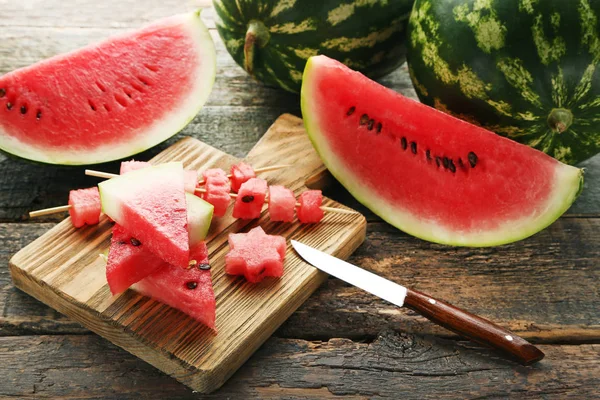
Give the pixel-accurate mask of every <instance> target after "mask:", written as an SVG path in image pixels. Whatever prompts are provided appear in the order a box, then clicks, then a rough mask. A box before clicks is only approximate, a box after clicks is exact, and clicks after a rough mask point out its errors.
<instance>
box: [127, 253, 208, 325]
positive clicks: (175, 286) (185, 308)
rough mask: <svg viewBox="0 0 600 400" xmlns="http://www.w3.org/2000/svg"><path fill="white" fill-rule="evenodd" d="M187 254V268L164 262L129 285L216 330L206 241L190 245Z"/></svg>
mask: <svg viewBox="0 0 600 400" xmlns="http://www.w3.org/2000/svg"><path fill="white" fill-rule="evenodd" d="M190 256H191V258H190V260H191V261H190V268H188V269H184V268H177V267H174V266H172V265H171V266H169V265H167V266H165V267H164V268H160V269H159V270H157V271H156V272H154V273H152V274H150V275H149V276H147V277H146V278H144V279H142V280H141V281H139V282H138V283H136V284H135V285H133V287H132V289H133V290H135V291H136V292H139V293H141V294H143V295H145V296H148V297H151V298H153V299H155V300H158V301H160V302H161V303H165V304H167V305H169V306H171V307H173V308H176V309H178V310H180V311H182V312H184V313H185V314H187V315H189V316H190V317H192V318H194V319H195V320H197V321H199V322H201V323H203V324H204V325H206V326H208V327H209V328H211V329H213V330H215V307H216V303H215V294H214V291H213V287H212V279H211V273H210V264H209V263H208V250H207V248H206V243H205V242H201V243H200V244H198V245H196V246H194V247H192V249H191V250H190Z"/></svg>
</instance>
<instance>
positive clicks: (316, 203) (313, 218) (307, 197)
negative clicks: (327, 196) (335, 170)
mask: <svg viewBox="0 0 600 400" xmlns="http://www.w3.org/2000/svg"><path fill="white" fill-rule="evenodd" d="M298 202H299V203H300V206H299V207H298V220H299V221H300V222H302V223H303V224H312V223H317V222H320V221H321V220H322V219H323V210H322V209H321V204H322V203H323V194H322V193H321V191H320V190H307V191H305V192H303V193H302V194H301V195H300V197H299V198H298Z"/></svg>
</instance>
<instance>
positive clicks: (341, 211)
mask: <svg viewBox="0 0 600 400" xmlns="http://www.w3.org/2000/svg"><path fill="white" fill-rule="evenodd" d="M196 192H200V193H206V189H202V188H196ZM229 197H231V198H232V199H235V198H237V197H238V195H237V194H236V193H229ZM268 202H269V199H268V198H267V197H265V203H268ZM296 207H300V203H296ZM321 210H323V211H327V212H331V213H336V214H356V211H352V210H344V209H343V208H335V207H327V206H321Z"/></svg>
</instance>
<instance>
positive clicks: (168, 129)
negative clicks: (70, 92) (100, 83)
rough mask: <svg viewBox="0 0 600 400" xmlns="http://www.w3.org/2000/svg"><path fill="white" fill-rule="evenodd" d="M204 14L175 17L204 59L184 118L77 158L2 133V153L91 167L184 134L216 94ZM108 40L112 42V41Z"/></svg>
mask: <svg viewBox="0 0 600 400" xmlns="http://www.w3.org/2000/svg"><path fill="white" fill-rule="evenodd" d="M201 12H202V10H197V11H194V12H190V13H187V14H181V15H178V16H174V17H171V18H181V19H183V20H184V21H185V24H186V26H187V27H188V29H190V36H191V37H193V38H195V40H196V44H197V50H198V55H199V56H201V57H202V62H201V63H200V67H199V68H198V74H197V75H198V79H197V80H196V85H195V86H196V87H195V89H194V90H192V91H191V92H190V94H189V96H188V97H187V98H186V99H184V100H183V101H181V104H186V103H188V104H194V107H188V108H189V110H184V112H183V113H180V115H175V114H173V113H171V114H169V115H167V116H166V117H164V118H161V120H159V121H156V122H155V123H154V125H152V126H150V127H149V128H148V129H147V130H148V132H150V133H149V134H148V133H147V134H146V135H143V136H141V137H140V138H138V139H136V140H135V141H134V142H129V143H125V144H117V143H113V144H107V145H106V146H102V147H98V148H96V149H95V150H94V151H89V150H85V151H79V152H77V154H76V155H73V153H70V154H68V155H67V156H65V151H64V150H63V151H61V150H48V149H36V148H32V147H31V146H29V145H24V144H22V143H21V142H20V141H18V140H16V139H14V138H13V137H11V136H9V135H8V134H5V133H2V131H1V130H0V133H2V134H0V150H3V151H6V152H8V153H10V154H13V155H15V156H18V157H20V158H25V159H28V160H31V161H36V162H42V163H48V164H61V165H89V164H98V163H103V162H107V161H113V160H118V159H121V158H124V157H128V156H131V155H133V154H137V153H141V152H142V151H145V150H147V149H149V148H151V147H154V146H156V145H157V144H159V143H161V142H163V141H165V140H167V139H168V138H170V137H172V136H174V135H175V134H177V133H178V132H180V131H181V130H182V129H183V128H185V127H186V126H187V125H188V124H189V123H190V122H191V121H192V120H193V119H194V118H195V117H196V115H197V114H198V113H199V112H200V110H201V109H202V108H203V107H204V104H205V103H206V101H207V100H208V97H209V95H210V93H211V91H212V87H213V85H214V82H215V77H216V69H217V68H216V58H217V57H216V50H215V45H214V42H213V40H212V37H211V35H210V32H209V31H208V28H207V27H206V25H205V24H204V22H202V19H201V18H200V14H201ZM158 23H160V21H158ZM125 35H127V34H125ZM107 40H108V41H110V40H111V38H109V39H107ZM66 55H68V53H67V54H65V55H58V56H56V57H64V56H66ZM50 60H51V59H50ZM169 119H170V120H169Z"/></svg>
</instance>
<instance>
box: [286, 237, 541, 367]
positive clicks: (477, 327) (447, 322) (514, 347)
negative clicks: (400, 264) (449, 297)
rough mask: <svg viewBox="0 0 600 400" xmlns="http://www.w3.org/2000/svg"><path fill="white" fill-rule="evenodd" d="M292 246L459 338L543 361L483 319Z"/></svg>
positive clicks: (328, 269)
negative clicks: (462, 337) (455, 334)
mask: <svg viewBox="0 0 600 400" xmlns="http://www.w3.org/2000/svg"><path fill="white" fill-rule="evenodd" d="M291 243H292V246H293V247H294V249H295V250H296V252H297V253H298V254H299V255H300V256H301V257H302V258H303V259H304V260H305V261H307V262H308V263H309V264H311V265H313V266H314V267H316V268H317V269H319V270H321V271H323V272H326V273H328V274H329V275H332V276H335V277H336V278H338V279H341V280H343V281H345V282H348V283H349V284H351V285H353V286H356V287H358V288H360V289H363V290H365V291H367V292H369V293H371V294H374V295H375V296H377V297H380V298H382V299H383V300H386V301H388V302H390V303H392V304H394V305H396V306H398V307H403V306H406V307H408V308H410V309H412V310H414V311H416V312H418V313H420V314H421V315H423V316H424V317H426V318H428V319H429V320H431V321H433V322H435V323H437V324H439V325H441V326H443V327H445V328H447V329H449V330H451V331H453V332H456V333H458V334H459V335H462V336H465V337H467V338H469V339H471V340H473V341H475V342H478V343H481V344H484V345H488V346H492V347H494V348H496V349H499V350H501V351H503V352H505V353H507V354H508V355H510V356H512V357H514V358H516V359H517V360H518V361H519V362H521V363H522V364H524V365H529V364H533V363H535V362H537V361H540V360H541V359H542V358H544V353H543V352H542V351H541V350H540V349H538V348H537V347H535V346H534V345H532V344H531V343H529V342H528V341H526V340H525V339H523V338H521V337H519V336H517V335H515V334H514V333H512V332H510V331H508V330H506V329H504V328H502V327H501V326H499V325H496V324H494V323H493V322H491V321H489V320H487V319H485V318H483V317H479V316H477V315H474V314H471V313H469V312H467V311H465V310H462V309H460V308H458V307H455V306H453V305H451V304H449V303H446V302H443V301H441V300H438V299H434V298H433V297H431V296H429V295H427V294H425V293H421V292H418V291H416V290H412V289H409V288H406V287H404V286H402V285H399V284H397V283H395V282H392V281H390V280H388V279H385V278H383V277H381V276H379V275H376V274H374V273H372V272H369V271H367V270H364V269H362V268H360V267H357V266H356V265H353V264H350V263H349V262H346V261H343V260H340V259H339V258H337V257H334V256H332V255H329V254H327V253H324V252H322V251H321V250H317V249H315V248H313V247H310V246H308V245H306V244H303V243H300V242H298V241H296V240H291Z"/></svg>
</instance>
